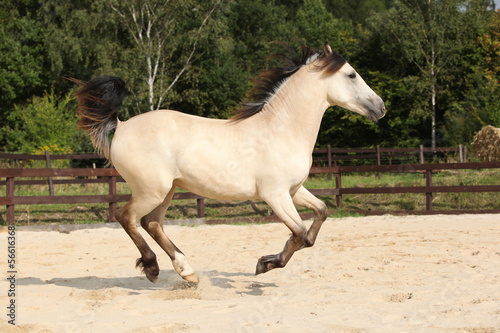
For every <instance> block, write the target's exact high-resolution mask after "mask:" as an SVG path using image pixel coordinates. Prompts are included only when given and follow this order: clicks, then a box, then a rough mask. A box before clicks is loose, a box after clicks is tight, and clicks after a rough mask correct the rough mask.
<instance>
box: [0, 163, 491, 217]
mask: <svg viewBox="0 0 500 333" xmlns="http://www.w3.org/2000/svg"><path fill="white" fill-rule="evenodd" d="M494 168H495V169H496V168H500V162H483V163H441V164H409V165H370V166H333V167H313V168H311V171H310V174H311V175H314V174H325V173H326V174H333V175H335V187H334V188H333V186H332V188H330V189H315V190H311V192H312V193H313V194H315V195H323V196H335V197H336V201H337V206H338V207H339V208H341V207H342V196H343V195H345V194H368V193H422V194H424V195H425V196H426V210H425V211H397V212H395V211H390V212H389V211H368V212H363V213H365V214H384V213H393V214H394V213H406V214H408V213H410V214H411V213H424V214H432V213H439V214H443V213H454V214H457V213H500V208H499V209H494V210H481V209H477V210H472V211H471V210H468V211H464V210H451V211H435V210H433V208H432V198H433V194H434V193H440V192H500V179H499V184H497V185H473V186H434V185H433V183H432V174H433V173H435V172H438V171H443V170H457V169H458V170H460V169H464V170H468V169H494ZM356 172H362V173H366V172H403V173H405V172H406V173H408V172H422V173H424V174H425V177H426V183H425V186H414V187H413V186H412V187H372V188H344V187H342V175H345V174H346V173H356ZM59 177H72V179H53V178H59ZM74 177H86V178H89V177H92V178H94V179H74ZM97 177H101V178H97ZM0 178H5V179H6V180H5V181H2V182H0V185H5V188H6V193H5V194H6V195H5V196H4V197H0V205H4V206H6V220H7V222H8V223H9V225H12V224H14V223H15V216H14V212H15V206H16V205H34V204H76V203H108V204H109V221H114V215H115V212H116V205H117V203H118V202H124V201H128V200H129V199H130V195H129V194H117V191H116V184H117V182H118V180H119V174H118V172H117V171H116V170H115V169H112V168H99V169H92V168H79V169H52V168H50V169H49V168H48V169H0ZM20 178H47V179H51V182H52V184H64V183H89V182H100V183H107V184H108V187H109V191H108V194H106V195H77V196H66V195H57V196H56V195H54V193H53V191H52V192H51V193H49V195H48V196H16V195H15V186H16V185H26V184H42V183H43V184H47V183H48V181H44V180H22V179H20ZM332 185H333V184H332ZM173 199H174V200H187V199H191V200H194V199H196V200H197V205H198V217H204V205H205V204H204V198H203V197H200V196H198V195H196V194H193V193H189V192H178V193H176V194H175V195H174V198H173ZM264 219H265V220H273V219H274V220H276V217H268V218H264ZM259 220H260V218H259ZM211 222H212V223H218V221H211ZM219 222H220V221H219Z"/></svg>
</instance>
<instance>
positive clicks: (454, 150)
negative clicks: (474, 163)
mask: <svg viewBox="0 0 500 333" xmlns="http://www.w3.org/2000/svg"><path fill="white" fill-rule="evenodd" d="M467 153H468V151H467V147H466V146H463V145H458V147H437V148H428V147H424V146H423V145H420V146H419V147H418V148H383V147H380V146H379V145H377V146H375V147H374V148H332V147H331V146H330V145H327V146H326V148H321V149H315V150H314V152H313V159H314V161H315V162H316V164H321V165H322V166H329V167H331V166H337V165H338V164H339V162H343V163H342V164H349V162H352V161H358V162H360V161H366V160H371V161H373V162H374V163H370V164H376V165H382V164H389V165H392V164H408V163H407V162H408V161H414V162H418V163H420V164H424V163H426V162H434V161H435V160H436V159H437V158H439V159H442V160H448V159H449V158H450V157H451V156H452V155H453V156H454V157H455V156H456V158H455V159H456V160H458V162H460V163H463V162H467Z"/></svg>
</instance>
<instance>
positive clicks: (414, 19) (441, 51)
mask: <svg viewBox="0 0 500 333" xmlns="http://www.w3.org/2000/svg"><path fill="white" fill-rule="evenodd" d="M463 4H464V1H463V0H440V1H437V0H412V1H410V0H400V1H395V5H394V7H393V8H391V10H389V11H387V12H385V13H383V14H379V15H377V16H376V17H375V19H374V21H372V24H373V26H375V25H380V26H383V27H384V28H385V29H386V31H387V32H389V34H388V35H387V36H386V38H385V40H384V42H385V45H384V46H383V47H384V48H386V52H387V53H391V52H394V53H395V54H401V55H402V56H403V59H404V60H406V61H408V62H409V64H410V65H412V66H414V68H415V70H416V73H415V74H416V75H418V76H419V77H420V78H421V80H422V82H421V83H422V85H421V88H420V89H421V91H422V92H424V93H426V94H427V95H428V101H429V107H428V108H425V107H424V108H423V110H424V113H425V115H426V116H427V115H428V116H429V117H430V118H431V146H432V147H436V128H437V114H436V111H437V104H436V103H437V101H436V98H437V95H438V94H439V86H438V81H439V79H440V77H441V76H442V75H443V74H444V73H445V72H446V70H447V69H448V67H449V66H451V64H453V63H454V62H456V60H457V58H458V56H459V54H460V51H461V46H462V44H463V37H464V30H463V29H462V27H463V26H464V23H465V22H464V21H463V17H464V14H463V11H462V8H463V7H462V6H463ZM390 39H394V40H396V41H397V43H391V41H390ZM396 49H397V50H396Z"/></svg>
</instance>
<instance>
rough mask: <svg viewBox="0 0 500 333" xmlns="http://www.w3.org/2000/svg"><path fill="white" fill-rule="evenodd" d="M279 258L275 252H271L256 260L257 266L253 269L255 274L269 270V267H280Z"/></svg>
mask: <svg viewBox="0 0 500 333" xmlns="http://www.w3.org/2000/svg"><path fill="white" fill-rule="evenodd" d="M279 263H280V261H279V258H278V255H277V254H271V255H268V256H264V257H262V258H260V259H259V260H258V261H257V268H256V269H255V275H259V274H262V273H265V272H269V271H270V270H271V269H274V268H279V267H282V265H280V264H279Z"/></svg>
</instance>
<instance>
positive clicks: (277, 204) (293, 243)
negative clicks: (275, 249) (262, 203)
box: [255, 193, 307, 275]
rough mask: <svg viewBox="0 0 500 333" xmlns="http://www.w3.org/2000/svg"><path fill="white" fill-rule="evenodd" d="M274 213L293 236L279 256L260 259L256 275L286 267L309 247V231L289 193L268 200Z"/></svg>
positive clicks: (273, 255)
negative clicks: (293, 257) (295, 254)
mask: <svg viewBox="0 0 500 333" xmlns="http://www.w3.org/2000/svg"><path fill="white" fill-rule="evenodd" d="M266 202H267V203H268V204H269V206H271V208H272V209H273V211H274V213H275V214H276V215H277V216H278V217H279V218H280V219H281V220H282V221H283V223H285V224H286V226H287V227H288V228H289V229H290V230H291V231H292V236H291V237H290V239H289V240H288V241H287V242H286V244H285V247H284V248H283V251H281V252H280V253H278V254H272V255H267V256H264V257H262V258H260V259H259V261H258V262H257V268H256V270H255V274H256V275H257V274H261V273H265V272H268V271H270V270H271V269H274V268H281V267H285V265H286V264H287V263H288V261H289V260H290V258H291V257H292V255H293V254H294V253H295V251H298V250H300V249H302V248H303V247H305V246H307V229H306V227H305V226H304V224H303V223H302V219H301V218H300V215H299V213H298V212H297V210H296V209H295V206H294V204H293V201H292V197H291V196H290V194H288V193H284V194H283V195H281V196H279V197H277V198H272V199H267V200H266Z"/></svg>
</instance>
